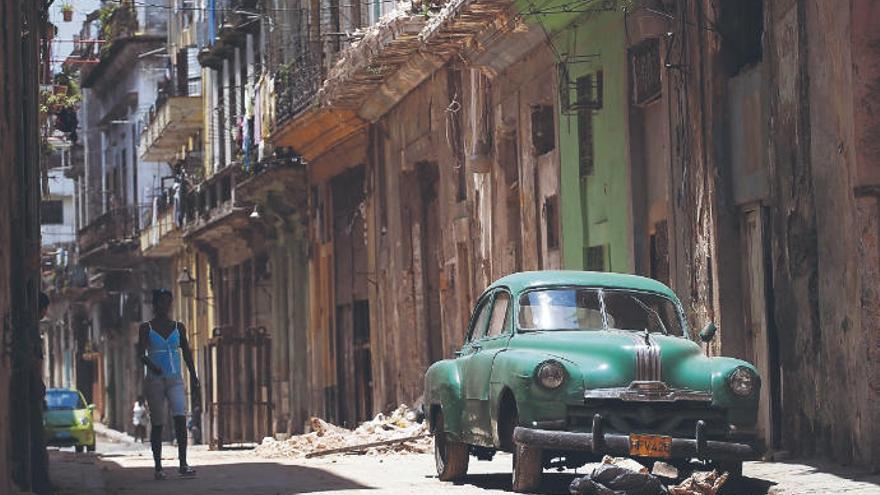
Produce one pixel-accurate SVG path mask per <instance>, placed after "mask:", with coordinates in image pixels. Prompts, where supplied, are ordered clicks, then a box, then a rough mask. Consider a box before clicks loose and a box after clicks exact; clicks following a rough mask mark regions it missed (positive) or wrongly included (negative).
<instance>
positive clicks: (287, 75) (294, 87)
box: [275, 57, 323, 126]
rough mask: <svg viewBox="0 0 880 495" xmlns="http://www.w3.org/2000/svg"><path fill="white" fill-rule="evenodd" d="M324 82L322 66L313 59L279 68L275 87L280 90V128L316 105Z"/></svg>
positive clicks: (277, 106) (278, 107) (277, 102)
mask: <svg viewBox="0 0 880 495" xmlns="http://www.w3.org/2000/svg"><path fill="white" fill-rule="evenodd" d="M322 80H323V71H322V69H321V64H320V63H318V62H317V61H314V60H312V58H311V57H303V58H301V59H299V60H297V61H296V62H293V63H290V64H286V65H282V66H281V67H279V68H278V71H277V72H276V73H275V87H276V88H280V89H279V90H278V93H277V95H276V97H275V114H276V117H277V124H278V125H279V126H280V125H283V124H284V123H285V122H287V121H288V120H290V119H292V118H294V117H296V116H297V115H299V114H300V113H302V111H303V110H305V109H306V108H308V107H309V105H311V104H312V103H314V101H315V95H316V94H317V93H318V89H319V88H320V87H321V82H322Z"/></svg>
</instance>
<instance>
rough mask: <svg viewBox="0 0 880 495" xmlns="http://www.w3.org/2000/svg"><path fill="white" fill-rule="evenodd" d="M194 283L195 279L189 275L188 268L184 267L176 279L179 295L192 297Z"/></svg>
mask: <svg viewBox="0 0 880 495" xmlns="http://www.w3.org/2000/svg"><path fill="white" fill-rule="evenodd" d="M195 283H196V279H194V278H193V277H192V275H190V274H189V268H186V267H184V268H183V271H182V272H180V276H178V277H177V285H179V286H180V294H181V295H182V296H183V297H192V295H193V288H194V286H195Z"/></svg>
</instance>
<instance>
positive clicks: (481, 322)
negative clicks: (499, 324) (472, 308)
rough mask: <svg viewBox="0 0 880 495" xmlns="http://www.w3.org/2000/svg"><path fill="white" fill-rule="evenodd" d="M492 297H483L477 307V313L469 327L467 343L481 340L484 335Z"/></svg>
mask: <svg viewBox="0 0 880 495" xmlns="http://www.w3.org/2000/svg"><path fill="white" fill-rule="evenodd" d="M491 302H492V297H491V296H486V297H484V298H483V299H482V300H481V301H480V302H479V305H478V306H477V312H476V313H475V316H474V318H473V320H472V321H473V324H472V326H471V329H470V331H469V332H468V334H469V335H470V338H469V339H468V342H473V341H475V340H479V339H481V338H483V335H484V334H485V333H486V324H487V323H488V322H489V315H490V311H491V309H492V304H490V303H491Z"/></svg>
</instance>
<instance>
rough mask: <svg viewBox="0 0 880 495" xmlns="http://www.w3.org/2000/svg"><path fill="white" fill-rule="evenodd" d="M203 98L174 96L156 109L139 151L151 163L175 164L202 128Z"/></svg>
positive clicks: (143, 135)
mask: <svg viewBox="0 0 880 495" xmlns="http://www.w3.org/2000/svg"><path fill="white" fill-rule="evenodd" d="M202 121H203V118H202V97H201V96H171V97H169V98H168V99H167V100H165V101H164V102H163V103H162V104H161V105H159V107H158V108H157V109H156V111H155V113H154V114H153V118H152V119H151V120H150V123H149V125H147V127H146V128H145V129H144V132H143V133H142V134H141V141H140V147H139V152H140V155H141V158H142V159H144V160H145V161H148V162H170V161H173V160H174V159H175V158H176V157H177V155H178V154H179V153H180V152H181V149H182V148H183V147H184V146H186V144H187V143H188V142H189V139H190V138H191V137H192V136H193V135H194V134H195V133H196V132H198V131H199V130H200V129H201V128H202Z"/></svg>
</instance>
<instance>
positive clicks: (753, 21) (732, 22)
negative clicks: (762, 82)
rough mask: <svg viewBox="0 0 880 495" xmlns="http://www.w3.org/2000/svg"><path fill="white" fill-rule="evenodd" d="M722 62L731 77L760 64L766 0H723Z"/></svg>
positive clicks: (721, 28) (719, 30) (721, 12)
mask: <svg viewBox="0 0 880 495" xmlns="http://www.w3.org/2000/svg"><path fill="white" fill-rule="evenodd" d="M718 18H719V21H718V32H719V34H720V35H721V49H720V55H721V61H722V63H723V64H724V67H725V68H726V69H727V73H728V75H730V76H735V75H736V74H737V73H739V71H741V70H742V69H744V68H745V67H747V66H749V65H752V64H755V63H758V62H760V61H761V56H762V53H761V52H762V45H761V44H762V38H763V35H764V2H763V0H723V1H722V2H721V9H720V13H719V16H718Z"/></svg>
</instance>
